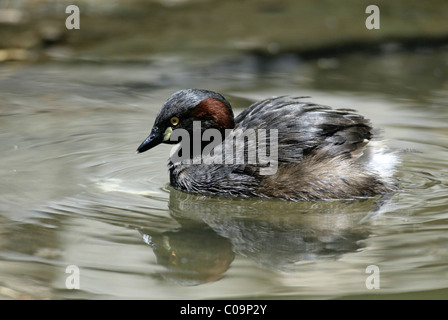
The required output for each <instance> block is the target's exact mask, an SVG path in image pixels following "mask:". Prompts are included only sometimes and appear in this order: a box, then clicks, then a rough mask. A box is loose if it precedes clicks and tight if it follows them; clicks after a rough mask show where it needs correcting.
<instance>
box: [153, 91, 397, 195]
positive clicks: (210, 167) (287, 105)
mask: <svg viewBox="0 0 448 320" xmlns="http://www.w3.org/2000/svg"><path fill="white" fill-rule="evenodd" d="M209 97H212V98H214V99H218V100H219V101H221V102H222V104H223V107H225V108H230V104H229V103H228V102H227V101H226V100H225V98H224V97H222V96H221V95H219V94H216V93H213V92H211V91H204V90H199V89H189V90H183V91H180V92H177V93H175V94H174V95H173V96H172V97H171V98H170V99H168V101H167V103H166V104H165V106H164V107H163V108H162V110H161V112H160V114H159V116H158V117H157V118H156V122H155V124H154V126H155V127H156V126H162V124H161V123H160V122H161V119H165V118H168V117H169V116H171V115H174V114H188V111H189V110H192V109H193V108H195V107H196V106H197V105H198V104H199V103H200V102H201V101H203V100H204V99H206V98H209ZM232 116H233V113H232ZM232 120H233V119H232ZM164 121H165V120H164ZM185 123H189V122H188V120H185ZM210 123H211V126H212V125H213V122H207V125H210ZM232 123H233V121H232ZM234 124H235V125H234V127H233V128H226V129H233V130H232V131H231V132H230V134H229V135H228V136H227V140H224V142H223V143H224V144H226V143H229V139H230V138H232V135H237V133H236V132H237V130H239V129H241V130H242V131H244V130H248V129H254V130H258V129H266V130H270V129H276V130H278V169H277V172H276V173H275V174H273V175H261V174H260V173H259V169H260V167H262V165H260V164H247V163H245V164H228V163H227V164H217V163H214V164H204V163H202V164H191V162H190V161H189V160H190V159H186V160H183V161H174V162H173V161H172V160H171V159H170V160H169V165H168V167H169V171H170V182H171V185H172V186H173V187H174V188H176V189H179V190H183V191H187V192H193V193H202V194H210V195H221V196H239V197H253V196H256V197H263V198H281V199H287V200H316V199H348V198H356V197H371V196H375V195H377V194H383V193H386V192H390V191H392V190H394V187H395V184H394V179H393V178H392V177H389V176H387V177H386V176H384V175H382V174H381V172H378V171H377V170H376V169H375V168H373V169H372V166H371V165H369V164H370V162H371V161H372V159H370V158H368V157H367V156H366V155H364V151H365V150H367V148H369V141H371V139H372V137H373V128H372V126H371V124H370V121H369V120H368V119H366V118H364V117H363V116H361V115H359V114H357V113H356V112H355V111H354V110H350V109H339V110H338V109H332V108H330V107H328V106H324V105H319V104H315V103H311V102H306V101H305V100H303V98H293V97H277V98H271V99H266V100H262V101H259V102H256V103H254V104H253V105H251V106H250V107H249V108H247V109H246V110H244V111H242V112H241V113H240V114H239V115H238V116H237V117H236V118H235V119H234ZM220 129H222V128H220ZM229 137H230V138H229ZM257 147H258V146H257ZM268 147H269V146H268ZM268 149H269V148H268ZM245 152H247V150H245ZM214 156H215V157H216V156H220V155H219V154H218V155H214ZM392 158H393V157H391V159H392ZM378 170H381V169H378Z"/></svg>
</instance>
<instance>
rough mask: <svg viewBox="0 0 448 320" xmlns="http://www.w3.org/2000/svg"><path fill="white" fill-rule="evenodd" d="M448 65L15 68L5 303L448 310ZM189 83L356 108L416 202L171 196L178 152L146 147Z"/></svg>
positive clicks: (270, 60) (1, 238) (5, 110)
mask: <svg viewBox="0 0 448 320" xmlns="http://www.w3.org/2000/svg"><path fill="white" fill-rule="evenodd" d="M447 66H448V55H447V54H446V51H445V50H430V51H424V52H392V53H385V54H382V55H360V54H353V55H350V56H345V57H339V58H336V57H331V58H328V59H319V60H311V61H302V60H301V59H299V58H297V57H296V56H294V55H282V56H279V57H257V56H251V55H248V56H238V57H227V58H223V59H222V60H219V61H217V62H216V61H215V62H213V63H204V62H200V61H199V59H198V60H195V59H186V58H184V57H165V58H163V59H157V60H148V61H147V62H140V63H94V62H78V63H72V64H68V63H46V64H37V65H22V64H5V65H2V66H0V92H1V93H0V149H1V150H2V151H1V156H0V176H1V179H0V261H1V263H0V297H1V298H5V299H27V298H33V299H66V298H69V299H71V298H81V299H99V298H105V299H109V298H110V299H130V298H136V299H208V298H212V299H215V298H254V299H259V298H294V299H295V298H300V299H307V298H330V299H331V298H353V297H354V298H360V297H367V298H369V297H370V298H378V297H383V298H387V297H394V298H397V297H398V298H407V297H413V298H427V297H429V298H434V297H436V298H440V297H441V298H448V232H447V231H448V200H447V199H448V198H447V196H448V189H447V187H448V167H447V162H446V161H447V160H446V159H447V158H448V148H447V146H448V125H447V123H448V112H447V105H448V94H447V89H448V67H447ZM186 87H203V88H208V89H212V90H216V91H219V92H221V93H222V94H224V95H225V96H226V97H229V100H230V101H231V103H232V104H233V105H234V108H235V111H236V112H239V111H240V110H242V109H243V108H245V107H247V106H248V105H249V104H250V103H251V102H253V101H255V100H257V99H261V98H266V97H270V96H274V95H283V94H291V95H309V96H312V98H311V99H310V100H312V101H314V102H318V103H323V104H329V105H332V106H335V107H350V108H356V109H357V110H358V111H359V112H360V113H362V114H364V115H366V116H367V117H369V118H370V119H371V120H372V122H373V123H374V125H375V126H376V127H378V128H381V129H382V130H383V135H384V137H385V138H387V141H388V144H389V145H390V147H391V148H393V149H396V150H398V149H400V150H406V152H403V153H402V159H401V163H400V165H399V166H398V168H397V169H398V170H397V177H398V178H399V179H400V185H401V189H400V191H398V192H397V193H395V194H394V195H393V196H392V197H388V198H375V199H364V200H356V201H318V202H298V203H294V202H285V201H276V200H259V199H244V200H243V199H222V198H213V197H204V196H197V195H189V194H185V193H182V192H178V191H175V190H172V189H170V188H169V185H168V173H167V168H166V163H167V158H168V154H169V151H170V147H169V146H159V147H158V148H156V149H153V150H151V151H150V152H147V153H144V154H135V150H136V148H137V146H138V145H139V144H140V142H141V141H142V140H143V139H144V138H145V137H146V136H147V135H148V133H149V130H150V129H151V126H152V124H153V121H154V118H155V116H156V114H157V112H158V110H159V108H160V106H161V105H162V104H163V102H164V101H165V100H166V99H167V98H168V97H169V95H170V94H171V93H173V92H174V91H176V90H178V89H181V88H186ZM69 265H75V266H77V267H78V268H79V270H80V288H79V289H73V290H69V289H67V286H66V280H67V277H68V276H69V274H68V273H66V268H67V266H69ZM370 265H375V266H377V267H378V268H379V271H380V288H379V289H371V290H369V289H368V288H367V287H366V279H367V277H368V276H369V274H367V273H366V268H367V267H368V266H370Z"/></svg>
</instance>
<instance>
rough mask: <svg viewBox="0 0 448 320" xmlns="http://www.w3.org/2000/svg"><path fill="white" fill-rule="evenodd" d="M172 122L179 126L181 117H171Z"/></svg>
mask: <svg viewBox="0 0 448 320" xmlns="http://www.w3.org/2000/svg"><path fill="white" fill-rule="evenodd" d="M170 122H171V124H172V125H173V126H177V125H178V124H179V118H178V117H172V118H171V119H170Z"/></svg>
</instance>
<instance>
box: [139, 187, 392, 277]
mask: <svg viewBox="0 0 448 320" xmlns="http://www.w3.org/2000/svg"><path fill="white" fill-rule="evenodd" d="M385 203H387V199H385V198H371V199H359V200H350V201H343V200H337V201H317V202H308V201H307V202H305V201H304V202H288V201H281V200H260V199H256V200H255V199H223V198H218V197H205V196H199V195H193V194H187V193H184V192H180V191H176V190H170V200H169V209H170V214H171V217H172V218H174V219H175V220H176V221H177V222H178V223H179V226H178V227H176V228H174V229H172V230H165V231H163V232H157V231H155V230H149V229H141V230H140V232H141V234H142V236H143V238H144V239H145V242H146V243H148V244H149V245H150V246H151V247H152V248H153V251H154V254H155V255H156V257H157V263H158V264H159V265H161V266H164V267H166V268H165V271H164V272H162V275H163V277H164V278H167V279H170V280H173V281H175V282H177V283H179V284H182V285H199V284H203V283H208V282H213V281H217V280H219V279H221V278H222V277H223V276H224V275H225V272H226V271H227V270H228V268H229V267H230V265H231V263H232V261H233V260H234V258H235V256H236V255H240V256H244V257H247V258H249V259H251V260H253V261H255V262H256V263H257V264H258V265H260V266H261V267H263V268H267V269H271V270H278V271H282V272H294V271H295V270H297V267H298V263H299V262H302V261H315V260H320V259H337V258H338V257H340V256H341V255H343V254H345V253H350V252H356V251H357V250H360V249H362V240H364V239H366V238H367V237H368V236H369V234H370V232H371V224H370V223H369V222H370V221H371V217H372V216H374V215H375V214H376V213H378V212H379V210H380V209H381V207H382V205H383V204H385Z"/></svg>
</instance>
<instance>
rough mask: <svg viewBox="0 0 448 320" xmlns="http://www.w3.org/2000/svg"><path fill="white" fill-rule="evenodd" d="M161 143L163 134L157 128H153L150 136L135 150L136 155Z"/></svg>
mask: <svg viewBox="0 0 448 320" xmlns="http://www.w3.org/2000/svg"><path fill="white" fill-rule="evenodd" d="M162 142H163V132H162V131H161V130H160V129H159V128H157V127H153V128H152V130H151V134H150V135H149V136H148V138H146V139H145V140H144V141H143V142H142V143H141V144H140V146H139V147H138V148H137V153H142V152H145V151H147V150H149V149H151V148H153V147H155V146H157V145H159V144H161V143H162Z"/></svg>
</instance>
